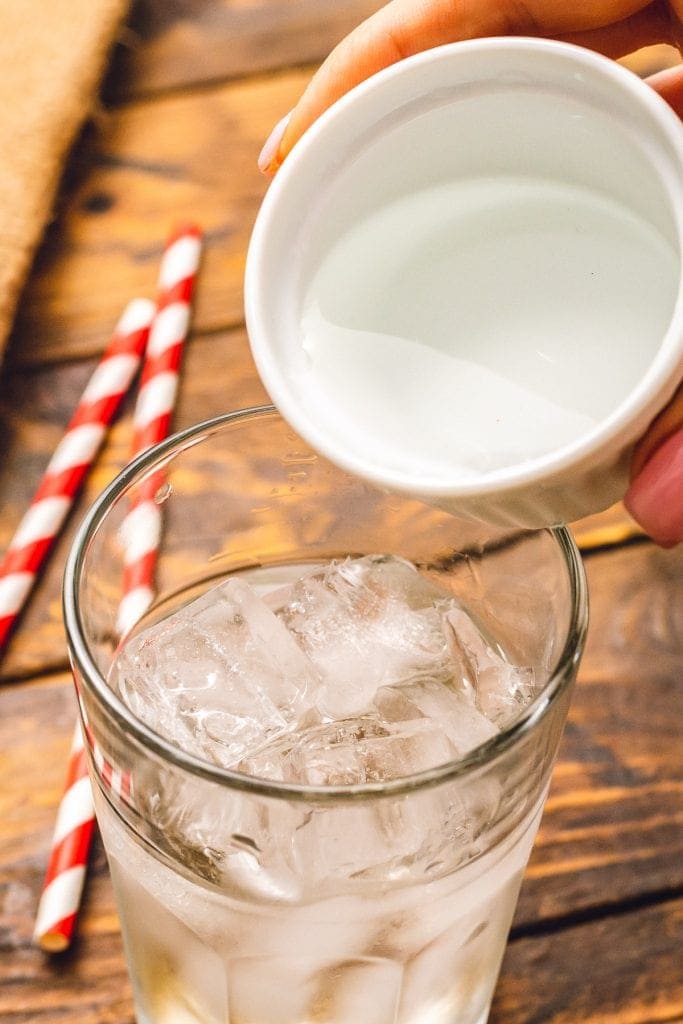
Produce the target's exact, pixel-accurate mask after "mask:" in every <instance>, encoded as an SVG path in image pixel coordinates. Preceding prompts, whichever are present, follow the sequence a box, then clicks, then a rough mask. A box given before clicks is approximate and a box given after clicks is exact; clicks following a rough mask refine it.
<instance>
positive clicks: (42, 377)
mask: <svg viewBox="0 0 683 1024" xmlns="http://www.w3.org/2000/svg"><path fill="white" fill-rule="evenodd" d="M94 365H95V363H94V360H85V361H81V362H75V363H72V364H66V365H63V366H54V367H43V368H42V369H34V370H32V371H31V372H28V371H27V370H18V369H16V368H15V369H11V368H10V367H6V368H5V372H4V374H3V375H2V377H0V431H1V432H2V436H3V438H4V441H5V445H4V459H3V461H2V463H1V464H0V508H1V509H2V510H3V515H2V517H0V550H3V549H4V548H5V547H6V545H7V544H8V543H9V540H10V537H11V534H12V533H13V531H14V529H15V526H16V524H17V523H18V521H19V518H20V516H21V514H22V512H23V510H24V509H25V508H26V506H27V504H28V502H29V500H30V497H31V495H32V493H33V491H34V490H35V488H36V486H37V484H38V481H39V479H40V475H41V473H42V471H43V468H44V466H45V465H46V464H47V461H48V459H49V457H50V454H51V453H52V451H53V450H54V448H55V446H56V444H57V442H58V440H59V437H60V435H61V432H62V430H63V429H64V427H65V425H66V423H67V422H68V419H69V417H70V414H71V411H72V410H73V408H74V407H75V405H76V402H77V401H78V397H79V395H80V393H81V391H82V389H83V387H84V385H85V382H86V380H87V379H88V377H89V375H90V373H91V372H92V369H93V367H94ZM265 400H266V395H265V392H264V391H263V388H262V386H261V384H260V382H259V380H258V377H257V374H256V370H255V368H254V365H253V362H252V359H251V354H250V352H249V347H248V343H247V339H246V334H245V332H244V330H243V329H237V330H234V331H230V332H225V333H217V334H215V335H211V336H206V337H198V336H193V337H191V339H190V341H189V342H188V345H187V352H186V358H185V366H184V372H183V382H182V386H181V391H180V402H179V407H178V410H177V414H176V418H175V424H176V426H177V428H178V429H181V428H183V427H186V426H189V425H190V424H192V423H195V422H197V421H199V420H201V419H205V418H207V417H209V416H213V415H218V414H219V413H221V412H226V411H228V410H229V409H235V408H243V407H245V406H248V405H251V404H258V403H259V402H262V401H265ZM129 417H130V403H129V404H128V407H127V411H126V415H125V416H124V417H123V419H121V420H120V422H119V424H117V425H116V426H115V427H114V429H113V430H112V432H111V434H110V438H109V441H108V443H107V445H106V447H105V449H104V451H103V453H102V455H101V457H100V459H99V461H98V463H97V467H96V470H95V472H94V473H93V474H92V476H91V479H90V481H89V483H88V485H87V487H86V490H85V493H84V495H83V496H82V498H81V500H80V501H79V502H78V504H77V506H76V508H75V510H74V513H73V515H72V517H71V520H70V522H69V526H68V528H67V530H66V532H65V534H64V536H63V537H62V538H61V539H60V541H59V542H58V544H57V546H56V549H55V552H54V555H53V557H52V558H51V560H50V562H49V565H48V566H47V571H46V573H45V574H44V575H43V577H42V578H41V582H40V584H39V586H38V588H37V590H36V592H35V593H34V595H33V598H32V600H31V603H30V606H29V608H28V610H27V613H26V615H25V617H24V619H23V621H22V625H21V628H20V630H18V632H17V635H16V636H15V638H14V640H13V642H12V644H11V646H10V649H9V651H8V653H7V655H6V658H5V659H4V661H3V662H2V663H1V664H0V678H3V677H4V678H7V677H8V676H12V677H13V676H23V677H25V676H28V675H31V674H33V673H37V672H45V671H47V670H50V669H56V668H59V667H60V666H63V665H64V664H65V661H64V645H63V637H62V631H61V609H60V597H59V592H60V586H61V572H62V566H63V564H64V560H65V558H66V552H67V550H68V548H69V546H70V543H71V539H72V537H73V534H74V531H75V529H76V527H77V524H78V522H79V520H80V518H81V516H82V514H83V512H84V511H85V509H86V508H87V507H88V506H89V505H90V503H91V502H92V500H93V499H94V498H95V496H96V495H97V494H98V493H99V491H100V490H101V489H102V488H103V487H104V486H105V485H106V484H107V483H108V482H109V480H110V479H111V478H112V477H113V476H114V475H115V473H116V472H117V471H118V470H119V469H120V468H121V467H122V466H123V464H124V462H125V460H126V458H127V450H128V438H129V436H130V419H129ZM625 516H626V513H625V512H623V510H622V509H621V506H616V507H615V509H613V510H608V511H607V512H605V513H602V514H601V515H600V516H596V517H592V518H591V519H590V520H584V521H583V523H582V524H578V527H577V528H575V534H576V535H577V539H578V540H579V541H580V542H582V543H585V542H586V541H587V540H588V541H591V540H599V541H600V542H602V543H605V542H607V541H608V540H609V542H610V543H611V542H614V541H615V540H616V539H617V535H618V530H619V524H620V523H621V524H623V523H624V522H625ZM615 530H616V531H617V534H615V532H614V531H615ZM648 550H649V551H650V555H648V556H645V555H640V556H637V557H636V556H635V555H633V556H631V555H625V556H624V559H623V560H622V559H619V560H618V565H619V566H620V568H619V569H618V570H617V574H618V575H619V577H620V579H621V583H620V584H619V586H620V588H621V591H623V600H622V602H621V604H617V603H615V604H611V603H610V599H609V594H608V593H605V594H604V595H601V596H600V598H599V599H598V600H597V603H595V604H594V609H593V612H594V618H595V614H596V613H598V612H599V611H600V610H601V609H610V611H609V614H608V613H607V612H606V613H605V614H606V616H607V619H606V622H604V623H602V624H601V625H600V627H599V628H600V629H602V630H603V631H604V632H605V635H606V636H607V635H608V634H610V635H615V636H616V637H619V636H620V635H621V634H620V633H619V631H617V632H616V633H615V631H614V629H613V628H612V627H611V626H610V622H611V621H612V620H611V618H610V616H612V617H613V618H614V619H615V621H616V620H618V619H620V618H621V617H622V616H623V615H624V614H625V611H624V609H626V608H627V607H629V608H630V607H632V603H633V602H632V598H633V594H632V593H631V591H632V590H633V588H634V586H635V583H634V582H633V581H630V582H629V571H630V568H629V567H630V566H631V564H632V562H631V559H632V557H633V558H634V559H635V561H634V562H633V566H634V567H635V566H636V565H641V566H642V571H643V572H645V573H649V572H650V571H651V570H654V573H655V580H658V581H659V582H658V583H656V582H655V583H654V584H653V586H654V591H653V594H654V599H655V600H656V601H657V603H658V606H659V612H658V616H659V619H662V618H663V616H665V613H666V614H667V615H669V616H670V615H672V614H674V613H675V610H676V609H677V608H678V606H679V601H678V596H677V590H676V578H675V574H676V572H677V571H678V570H679V567H680V560H679V559H678V556H677V555H671V556H669V555H666V554H657V553H656V552H655V550H654V549H651V548H650V547H649V546H648ZM599 564H602V563H596V565H599ZM634 571H635V569H634ZM593 577H594V578H595V581H596V582H595V584H593V582H592V588H593V589H594V588H595V586H598V585H599V583H600V580H601V573H600V571H599V569H598V568H596V570H595V571H594V572H593V571H592V580H593ZM604 578H605V585H606V586H609V574H607V575H606V576H605V577H604ZM667 609H668V612H667V611H666V610H667ZM640 614H641V615H642V617H643V624H642V626H640V627H638V628H639V632H638V634H637V636H636V637H635V639H634V641H633V642H636V643H639V642H640V641H639V637H643V638H644V644H645V646H643V644H640V646H639V648H638V649H639V651H640V654H641V656H643V657H644V658H645V659H647V657H648V654H647V647H646V645H647V643H649V642H650V640H649V637H650V632H651V631H652V630H654V632H655V634H656V635H657V630H658V629H659V626H655V625H653V624H651V623H650V620H649V618H648V614H647V608H646V607H642V608H641V609H640ZM620 628H621V627H620ZM656 635H655V640H656ZM653 642H654V641H653ZM669 643H670V647H671V650H672V652H673V654H672V655H671V656H670V658H669V662H670V665H671V670H672V671H673V664H674V663H675V661H676V659H677V658H678V657H679V656H680V647H677V646H676V644H675V642H674V641H673V639H671V638H670V640H669ZM630 649H631V648H629V650H630ZM590 650H591V648H590V647H589V654H590ZM629 650H619V651H617V652H616V663H615V664H613V665H611V666H610V668H609V670H608V672H607V676H608V677H610V678H611V677H616V678H618V677H619V672H621V671H623V668H622V662H626V661H627V660H628V655H629ZM599 660H600V659H598V661H599ZM605 664H606V663H605V662H604V661H603V662H602V663H601V664H596V665H595V667H594V668H592V669H591V673H593V674H596V673H597V674H598V675H599V674H600V672H602V671H603V669H604V667H605Z"/></svg>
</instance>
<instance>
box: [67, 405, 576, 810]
mask: <svg viewBox="0 0 683 1024" xmlns="http://www.w3.org/2000/svg"><path fill="white" fill-rule="evenodd" d="M273 413H275V414H276V415H278V416H279V413H278V412H277V410H276V409H275V407H274V406H273V405H259V406H251V407H249V408H246V409H239V410H236V411H234V412H228V413H223V414H222V415H220V416H216V417H213V418H211V419H208V420H204V421H202V422H201V423H197V424H195V425H194V426H191V427H187V428H186V429H185V430H181V431H178V432H177V433H175V434H172V435H171V436H170V437H168V438H167V439H166V440H164V441H162V442H160V443H159V444H157V445H154V446H153V447H152V448H150V449H148V450H147V451H145V452H143V453H142V455H139V456H138V457H137V458H135V459H133V460H132V461H131V462H130V463H129V464H128V465H127V466H126V467H125V468H124V469H123V470H122V471H121V472H120V473H118V474H117V476H116V477H115V478H114V479H113V480H112V481H111V483H110V484H109V485H108V486H107V487H106V488H105V489H104V490H103V491H102V493H101V494H100V495H99V497H98V498H97V499H96V500H95V501H94V502H93V504H92V505H91V507H90V509H89V510H88V512H87V513H86V515H85V517H84V519H83V521H82V522H81V524H80V526H79V528H78V531H77V533H76V536H75V539H74V541H73V544H72V546H71V549H70V551H69V555H68V557H67V561H66V567H65V571H64V589H63V612H64V625H65V629H66V636H67V645H68V648H69V653H70V656H71V658H72V662H73V664H74V666H75V667H76V668H77V669H78V671H79V673H80V676H81V678H82V679H83V680H84V682H85V684H86V687H87V689H88V691H89V693H91V694H92V695H93V696H94V697H95V699H96V700H97V702H98V703H99V705H100V707H101V708H102V709H104V711H105V712H106V714H107V717H108V718H110V719H113V721H114V722H115V723H116V725H117V726H118V727H119V728H120V729H121V730H122V732H123V733H124V734H125V735H130V736H132V737H134V738H135V740H136V741H137V742H138V743H139V744H140V745H141V746H142V747H143V748H144V749H145V750H147V751H150V752H152V753H153V754H155V755H156V756H157V757H160V758H162V759H163V760H164V761H167V762H169V763H170V764H171V765H173V766H174V767H176V768H180V769H181V770H183V771H186V772H187V773H189V774H191V775H194V776H198V777H200V778H203V779H205V780H206V781H209V782H213V783H218V784H220V785H222V786H224V787H226V788H230V789H237V790H242V791H246V792H251V793H255V794H258V795H260V796H266V797H275V798H279V799H286V800H298V801H307V802H339V801H347V800H348V801H353V800H355V801H357V800H363V799H366V798H369V797H373V796H374V797H378V796H389V795H391V796H398V795H401V794H403V793H410V792H414V791H415V790H421V789H426V788H432V787H433V786H436V785H439V784H441V783H444V782H447V781H451V780H454V779H459V778H462V777H465V776H467V775H473V774H475V773H476V771H477V770H479V769H481V768H483V767H487V766H489V765H490V764H492V763H493V762H494V761H496V760H497V759H498V758H499V757H500V756H501V755H502V754H504V753H505V752H506V751H507V750H509V749H510V748H511V747H513V746H516V745H517V744H518V743H519V742H521V740H522V739H523V738H524V737H525V736H526V735H527V734H528V733H530V732H531V731H532V730H533V729H534V728H535V726H536V725H537V724H538V723H540V722H541V720H542V719H544V718H545V716H546V714H547V713H548V712H549V711H550V708H551V707H552V706H553V705H554V704H555V703H556V701H557V700H558V699H559V697H560V696H561V695H562V694H563V693H564V692H565V690H566V689H567V688H568V686H569V685H570V683H571V681H572V679H573V670H574V668H575V666H576V664H577V662H578V660H579V658H580V656H581V653H582V650H583V646H584V642H585V636H586V630H587V625H588V595H587V586H586V580H585V575H584V572H583V566H582V563H581V556H580V554H579V551H578V548H577V546H576V544H575V542H574V539H573V538H572V536H571V534H570V533H569V530H568V529H567V528H566V526H555V527H548V528H547V529H546V530H545V531H538V532H549V533H551V534H552V535H553V537H554V539H555V541H556V543H557V545H558V547H559V548H560V551H561V554H562V555H563V557H564V562H565V565H566V567H567V571H568V574H569V582H570V591H571V613H570V621H569V626H568V629H567V634H566V637H565V642H564V645H563V647H562V651H561V653H560V654H559V656H558V658H557V661H556V663H555V667H554V668H553V670H552V672H551V673H550V675H549V678H548V680H547V682H546V684H545V686H544V687H543V689H542V690H541V692H540V693H539V694H538V696H537V697H536V698H535V699H534V700H533V701H532V702H531V703H530V704H529V705H528V706H527V707H526V708H525V709H524V710H523V712H522V713H521V714H520V715H519V716H518V717H517V718H516V719H515V720H514V721H513V722H512V723H511V724H510V725H509V726H508V727H507V728H506V729H503V730H502V731H501V732H500V733H498V734H497V735H496V736H493V737H492V738H491V739H489V740H487V741H486V742H485V743H483V744H481V745H480V746H478V747H475V748H474V749H473V750H471V751H470V752H469V753H468V754H466V755H465V756H464V757H462V758H459V759H457V760H454V761H447V762H445V763H444V764H442V765H437V766H436V767H434V768H429V769H426V770H423V771H420V772H416V773H413V774H411V775H406V776H400V777H399V778H396V779H390V780H387V781H384V782H365V783H358V784H356V785H352V786H315V785H304V784H302V785H297V784H294V783H288V782H278V781H275V780H270V779H261V778H258V777H257V776H251V775H244V774H242V773H240V772H236V771H233V770H231V769H228V768H222V767H220V766H219V765H213V764H211V763H210V762H208V761H203V760H202V759H201V758H198V757H196V756H194V755H193V754H188V753H186V752H185V751H183V750H181V749H180V748H179V747H176V746H175V745H174V744H172V743H171V742H170V741H169V740H167V739H165V738H164V737H163V736H161V735H159V734H158V733H156V732H154V730H152V729H151V728H150V727H149V726H148V725H146V724H145V723H144V722H142V721H141V720H140V719H138V718H137V717H136V716H135V715H134V714H133V712H132V711H130V709H129V708H128V707H127V705H126V704H125V703H124V702H123V700H122V699H121V698H120V697H118V696H117V695H116V694H115V693H114V691H113V690H112V689H111V687H110V686H109V685H108V683H107V680H106V678H105V677H104V676H103V675H102V673H101V672H100V670H99V669H98V667H97V664H96V662H95V659H94V657H93V655H92V653H91V651H90V647H89V644H88V640H87V638H86V630H85V628H84V625H83V621H82V617H81V611H80V600H79V589H80V581H81V577H82V573H83V569H84V566H85V560H86V557H87V554H88V550H89V547H90V543H91V541H92V540H93V539H94V537H95V535H96V533H97V532H98V530H99V529H100V527H101V526H102V525H103V523H104V522H105V520H106V517H107V515H108V513H109V510H110V508H112V507H113V506H114V505H115V504H116V502H117V501H118V499H119V498H120V497H121V496H122V495H123V494H124V493H125V491H126V490H127V489H128V487H129V486H130V485H131V484H132V483H133V482H134V481H135V480H136V478H137V477H138V476H139V475H140V474H141V473H145V472H147V471H148V470H150V469H151V468H153V467H155V466H158V464H159V463H163V462H164V461H166V460H167V459H168V458H169V456H170V455H172V454H173V453H174V452H176V451H177V452H179V451H181V450H186V449H187V448H190V447H193V446H194V445H195V444H198V443H200V442H201V441H203V440H204V439H205V438H206V437H209V436H212V435H215V434H217V433H218V432H219V431H220V430H221V429H222V428H223V427H224V426H227V425H228V424H230V423H234V422H239V421H240V420H244V419H249V418H251V417H254V416H256V415H272V414H273Z"/></svg>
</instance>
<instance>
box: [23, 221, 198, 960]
mask: <svg viewBox="0 0 683 1024" xmlns="http://www.w3.org/2000/svg"><path fill="white" fill-rule="evenodd" d="M200 248H201V246H200V234H199V231H198V230H197V229H196V228H187V229H183V230H182V231H180V232H175V233H174V235H172V237H171V238H170V239H169V242H168V244H167V246H166V249H165V252H164V256H163V258H162V262H161V267H160V271H159V286H158V291H159V295H158V300H157V312H156V314H155V316H154V320H153V322H152V326H151V330H150V331H149V341H148V343H147V351H146V354H145V363H144V365H143V370H142V374H141V377H140V387H139V393H138V399H137V403H136V406H135V412H134V414H133V445H132V455H133V457H135V456H136V455H139V454H141V453H142V452H143V451H145V450H146V449H147V448H149V447H150V446H151V445H153V444H156V443H157V442H158V441H161V440H163V439H164V438H165V437H166V436H167V434H168V432H169V427H170V422H171V415H172V412H173V406H174V403H175V397H176V394H177V389H178V374H179V370H180V362H181V357H182V348H183V343H184V341H185V337H186V335H187V328H188V325H189V317H190V303H191V299H192V293H193V288H194V280H195V276H196V272H197V267H198V264H199V256H200ZM161 482H162V480H161V479H160V474H153V475H152V476H150V477H149V478H148V479H147V480H146V481H144V483H143V485H142V487H141V488H139V489H138V492H137V493H136V496H135V500H134V502H133V505H132V508H131V510H130V512H129V513H128V515H127V516H126V518H125V520H124V522H123V524H122V534H123V538H124V546H125V549H126V550H125V556H124V579H123V597H122V599H121V604H120V607H119V612H118V618H117V630H118V632H119V635H121V636H123V635H125V634H126V633H127V632H128V631H129V630H130V629H131V628H132V627H133V626H134V625H135V623H136V622H137V621H138V619H139V618H140V616H141V615H142V614H144V612H145V611H146V609H147V608H148V607H149V604H150V602H151V601H152V599H153V594H154V591H153V583H154V569H155V564H156V558H157V554H158V549H159V541H160V538H161V513H160V509H159V506H158V505H157V504H156V503H155V501H154V495H155V494H156V492H157V490H158V488H159V486H160V484H161ZM91 746H92V750H93V757H94V759H95V762H96V764H97V767H98V770H99V772H100V774H101V775H102V778H103V780H104V782H105V784H106V785H107V786H108V787H109V788H110V789H111V790H112V791H113V792H114V793H116V794H117V795H118V796H119V797H121V798H123V799H126V798H128V796H129V794H130V790H131V779H130V776H129V774H128V773H127V772H121V771H120V770H119V769H118V768H116V767H114V766H113V765H111V764H109V763H108V762H107V760H106V759H105V758H104V756H103V754H102V751H101V750H100V748H99V746H98V745H97V744H96V743H95V741H94V740H92V738H91ZM84 779H85V781H86V783H87V786H86V785H85V784H83V785H82V781H83V780H84ZM72 791H74V792H76V794H77V795H75V796H74V795H72ZM93 826H94V809H93V803H92V792H91V789H90V783H89V780H87V761H86V759H85V757H84V756H83V751H82V739H81V730H80V724H78V723H77V725H76V732H75V734H74V743H73V748H72V754H71V758H70V763H69V771H68V778H67V786H66V790H65V793H64V797H63V799H62V803H61V805H60V809H59V813H58V818H57V826H56V828H55V836H54V839H53V846H52V852H51V856H50V862H49V865H48V871H47V877H46V887H45V890H44V892H43V896H42V898H41V902H40V906H39V909H38V916H37V920H36V927H35V931H34V940H35V941H36V942H37V943H38V945H39V946H41V947H42V948H43V949H45V950H46V951H48V952H58V951H62V950H64V949H66V948H67V947H68V946H69V944H70V942H71V938H72V936H73V932H74V928H75V924H76V918H77V914H78V909H79V906H80V901H81V896H82V891H83V883H84V880H85V869H86V865H87V859H88V851H89V847H90V841H91V838H92V831H93Z"/></svg>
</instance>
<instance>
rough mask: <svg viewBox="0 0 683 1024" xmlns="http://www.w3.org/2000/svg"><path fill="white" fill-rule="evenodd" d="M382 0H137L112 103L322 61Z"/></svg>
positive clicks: (115, 66) (108, 88)
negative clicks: (160, 0) (294, 1)
mask: <svg viewBox="0 0 683 1024" xmlns="http://www.w3.org/2000/svg"><path fill="white" fill-rule="evenodd" d="M382 2H383V0H297V3H292V0H240V2H239V3H236V2H235V0H176V2H174V3H172V4H170V3H159V0H138V2H137V3H135V4H134V6H133V10H132V12H131V17H130V20H129V23H128V31H126V32H124V33H122V34H121V43H120V45H119V47H118V48H117V51H116V52H115V54H114V59H113V61H112V67H111V71H110V74H109V76H108V78H107V81H106V83H105V88H104V96H105V100H106V101H107V102H112V101H113V102H121V101H122V100H129V99H130V98H131V97H139V96H144V95H149V94H151V93H157V92H159V91H164V90H169V89H178V88H187V87H188V86H194V85H200V84H206V83H207V82H214V81H222V80H225V79H227V78H236V77H238V76H241V75H253V74H258V73H261V72H264V71H273V70H275V69H277V68H282V67H288V66H290V65H293V64H308V63H313V62H316V63H317V62H318V61H320V60H322V59H323V58H324V57H325V56H326V55H327V54H328V53H329V51H330V50H331V49H332V48H333V47H334V46H335V45H336V44H337V43H338V42H339V40H340V39H342V38H343V37H344V36H345V35H346V34H347V33H348V32H350V31H351V29H353V28H354V27H355V26H356V25H357V24H359V22H361V21H362V20H363V19H364V18H366V17H368V16H369V15H370V14H372V13H373V12H374V11H376V10H377V9H378V8H379V7H381V6H382Z"/></svg>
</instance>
